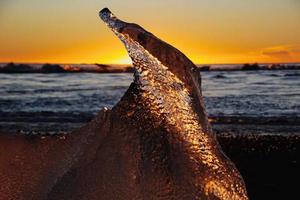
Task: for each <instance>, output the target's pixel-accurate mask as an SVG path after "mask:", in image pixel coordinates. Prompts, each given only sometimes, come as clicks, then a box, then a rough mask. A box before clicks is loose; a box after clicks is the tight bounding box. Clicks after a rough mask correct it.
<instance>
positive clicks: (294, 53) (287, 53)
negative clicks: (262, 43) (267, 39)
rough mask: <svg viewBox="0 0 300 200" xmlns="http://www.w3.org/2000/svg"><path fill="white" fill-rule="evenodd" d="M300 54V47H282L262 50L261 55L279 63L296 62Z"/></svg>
mask: <svg viewBox="0 0 300 200" xmlns="http://www.w3.org/2000/svg"><path fill="white" fill-rule="evenodd" d="M299 52H300V45H299V44H293V45H281V46H273V47H268V48H265V49H262V51H261V54H262V55H263V56H267V57H269V58H272V59H274V60H278V61H295V58H298V55H299Z"/></svg>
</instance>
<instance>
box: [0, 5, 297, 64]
mask: <svg viewBox="0 0 300 200" xmlns="http://www.w3.org/2000/svg"><path fill="white" fill-rule="evenodd" d="M103 7H109V8H110V9H111V10H112V11H113V12H114V13H115V14H116V15H117V16H118V17H120V18H121V19H124V20H126V21H129V22H136V23H138V24H140V25H142V26H143V27H144V28H146V29H147V30H149V31H151V32H152V33H154V34H155V35H157V36H158V37H160V38H161V39H163V40H165V41H167V42H168V43H170V44H172V45H174V46H175V47H177V48H178V49H180V50H181V51H182V52H183V53H185V54H186V55H187V56H188V57H189V58H191V59H192V61H194V62H195V63H199V64H201V63H246V62H300V2H299V1H298V0H264V1H262V0H242V1H241V0H201V1H200V0H181V1H179V0H177V1H176V0H163V1H162V0H152V1H142V0H127V1H126V0H89V1H83V0H51V1H45V0H39V1H37V0H26V1H25V0H1V1H0V62H11V61H13V62H42V63H44V62H50V63H95V62H97V63H105V64H122V63H130V59H129V57H128V56H127V53H126V51H125V49H124V47H123V45H122V43H121V42H120V41H119V40H118V39H117V38H116V37H115V36H114V35H113V33H112V32H111V31H110V30H109V29H108V28H107V27H106V26H105V25H104V23H103V22H101V21H100V19H99V17H98V11H99V10H100V9H101V8H103Z"/></svg>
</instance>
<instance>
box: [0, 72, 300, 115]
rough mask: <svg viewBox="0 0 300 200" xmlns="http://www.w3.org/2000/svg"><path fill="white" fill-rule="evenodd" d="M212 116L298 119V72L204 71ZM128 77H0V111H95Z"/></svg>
mask: <svg viewBox="0 0 300 200" xmlns="http://www.w3.org/2000/svg"><path fill="white" fill-rule="evenodd" d="M202 79H203V82H202V85H203V94H204V96H205V103H206V107H207V111H208V113H209V115H211V116H257V117H259V116H270V117H273V116H291V117H296V116H298V117H299V116H300V74H299V71H287V70H286V71H253V72H252V71H251V72H245V71H231V72H218V71H216V72H202ZM131 80H132V75H131V74H91V73H82V74H0V112H41V111H49V112H70V113H85V112H87V113H95V112H97V111H98V110H99V109H100V108H101V107H103V106H108V107H112V106H113V105H114V104H115V103H116V102H117V101H118V100H119V99H120V97H121V96H122V95H123V94H124V92H125V91H126V90H127V88H128V86H129V84H130V82H131Z"/></svg>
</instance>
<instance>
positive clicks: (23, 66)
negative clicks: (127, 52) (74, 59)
mask: <svg viewBox="0 0 300 200" xmlns="http://www.w3.org/2000/svg"><path fill="white" fill-rule="evenodd" d="M197 67H198V68H200V71H258V70H300V63H271V64H263V63H261V64H259V63H250V64H249V63H245V64H222V65H221V64H215V65H202V64H198V65H197ZM133 72H134V69H133V67H132V65H107V64H49V63H45V64H33V63H13V62H11V63H0V73H5V74H15V73H42V74H47V73H133Z"/></svg>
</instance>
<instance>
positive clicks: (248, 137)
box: [0, 113, 300, 200]
mask: <svg viewBox="0 0 300 200" xmlns="http://www.w3.org/2000/svg"><path fill="white" fill-rule="evenodd" d="M45 116H47V113H43V114H41V115H39V117H37V116H35V119H34V118H32V117H31V118H30V117H29V116H28V115H27V116H26V114H24V113H23V115H21V114H19V117H15V119H18V122H11V121H10V122H9V120H12V117H13V116H10V117H11V118H10V117H9V116H6V117H7V118H6V122H4V121H5V120H4V119H3V118H2V119H1V123H0V129H2V131H1V132H9V131H13V130H14V131H17V132H19V133H20V134H29V135H31V137H39V135H40V133H42V134H45V135H49V134H53V133H60V134H69V133H70V132H71V131H72V130H74V129H76V128H78V127H80V126H82V125H83V124H84V123H85V122H87V121H89V120H90V119H91V118H92V117H93V115H78V116H77V117H74V118H72V117H70V116H69V117H68V115H65V116H54V115H51V116H48V118H47V117H45ZM58 120H59V122H58ZM297 120H298V119H294V122H293V123H292V122H289V123H285V124H281V125H279V124H277V125H274V123H273V124H272V123H270V119H269V120H265V124H253V123H254V122H253V121H252V122H251V121H248V122H251V123H252V124H249V123H247V122H243V124H241V123H236V121H233V119H225V118H223V119H216V118H214V121H217V122H214V123H213V129H214V132H215V133H216V134H217V138H218V141H219V143H220V145H221V146H222V149H223V151H224V152H225V153H226V155H227V156H228V157H230V159H231V160H232V161H233V162H234V163H235V164H236V166H237V168H238V169H239V171H240V172H241V174H242V176H243V178H244V180H245V183H246V186H247V190H248V193H249V196H250V199H254V200H265V199H295V198H296V197H297V196H298V190H297V184H295V183H297V181H298V177H299V167H300V166H299V159H298V158H299V152H298V147H299V146H300V128H299V127H300V124H298V123H296V121H297ZM257 121H258V120H257ZM266 121H269V123H268V122H266ZM226 122H227V123H226ZM228 122H230V123H228ZM262 122H263V120H262ZM262 122H261V123H262ZM271 122H272V121H271ZM273 122H274V121H273ZM4 127H5V129H4ZM17 129H18V130H17Z"/></svg>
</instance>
